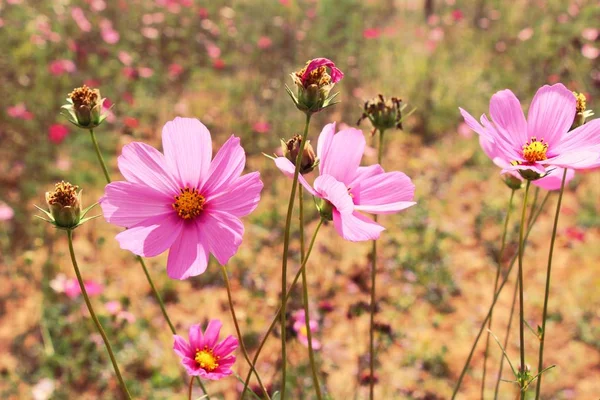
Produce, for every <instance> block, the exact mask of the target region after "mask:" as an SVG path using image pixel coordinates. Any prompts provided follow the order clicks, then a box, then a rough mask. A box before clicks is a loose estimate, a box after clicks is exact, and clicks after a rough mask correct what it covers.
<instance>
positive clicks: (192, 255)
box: [167, 217, 209, 280]
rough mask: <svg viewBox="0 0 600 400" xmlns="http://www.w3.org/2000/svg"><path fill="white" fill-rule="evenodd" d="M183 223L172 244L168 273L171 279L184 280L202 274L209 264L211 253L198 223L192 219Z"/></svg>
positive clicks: (168, 259)
mask: <svg viewBox="0 0 600 400" xmlns="http://www.w3.org/2000/svg"><path fill="white" fill-rule="evenodd" d="M177 218H179V217H177ZM182 225H183V229H182V230H181V233H180V235H179V237H178V238H177V240H175V242H174V243H173V245H172V246H171V250H169V257H168V258H167V275H168V276H169V278H171V279H179V280H184V279H187V278H189V277H191V276H196V275H200V274H201V273H203V272H204V271H206V267H207V266H208V257H209V253H208V249H207V248H206V244H205V242H204V241H203V240H202V239H204V238H203V235H202V236H201V234H200V232H199V230H198V226H197V225H198V224H197V223H196V222H193V221H192V222H186V223H183V224H182Z"/></svg>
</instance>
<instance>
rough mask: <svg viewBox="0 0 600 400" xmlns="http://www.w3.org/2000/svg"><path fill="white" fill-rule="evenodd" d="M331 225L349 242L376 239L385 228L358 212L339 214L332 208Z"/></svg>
mask: <svg viewBox="0 0 600 400" xmlns="http://www.w3.org/2000/svg"><path fill="white" fill-rule="evenodd" d="M333 225H334V226H335V229H336V230H337V231H338V233H339V234H340V236H341V237H343V238H344V239H346V240H349V241H351V242H362V241H366V240H377V239H379V235H380V234H381V232H383V231H384V230H385V228H384V227H383V226H381V225H379V224H378V223H376V222H374V221H372V220H371V219H369V218H367V217H365V216H363V215H361V214H360V213H358V212H354V213H352V214H340V213H339V212H338V211H337V210H335V209H334V210H333Z"/></svg>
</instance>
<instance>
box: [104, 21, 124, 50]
mask: <svg viewBox="0 0 600 400" xmlns="http://www.w3.org/2000/svg"><path fill="white" fill-rule="evenodd" d="M100 35H101V36H102V40H104V41H105V42H106V43H108V44H115V43H117V42H118V41H119V39H120V35H119V32H117V31H115V30H114V29H113V25H112V22H111V21H110V20H108V19H103V20H101V21H100Z"/></svg>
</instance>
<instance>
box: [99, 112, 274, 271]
mask: <svg viewBox="0 0 600 400" xmlns="http://www.w3.org/2000/svg"><path fill="white" fill-rule="evenodd" d="M162 143H163V151H164V154H163V153H160V152H159V151H158V150H156V149H154V148H153V147H151V146H148V145H147V144H144V143H139V142H134V143H130V144H128V145H126V146H125V147H124V148H123V152H122V154H121V156H120V157H119V159H118V164H119V169H120V171H121V173H122V174H123V176H124V177H125V179H126V181H120V182H113V183H111V184H109V185H107V186H106V189H105V194H104V197H102V199H100V205H101V207H102V211H103V213H104V217H105V218H106V219H107V221H108V222H110V223H112V224H115V225H118V226H122V227H124V228H128V229H127V230H126V231H123V232H121V233H119V234H118V235H117V237H116V239H117V240H118V241H119V244H120V245H121V248H123V249H125V250H129V251H131V252H132V253H134V254H137V255H140V256H145V257H154V256H157V255H159V254H161V253H163V252H165V251H166V250H167V249H169V248H170V251H169V257H168V260H167V274H168V275H169V277H171V278H173V279H186V278H188V277H190V276H195V275H199V274H201V273H203V272H204V271H205V270H206V267H207V265H208V258H209V254H213V255H214V256H215V258H216V259H217V261H219V263H221V264H222V265H225V264H226V263H227V262H228V261H229V259H230V258H231V257H232V256H233V255H234V254H235V253H236V252H237V249H238V247H239V246H240V244H241V243H242V237H243V234H244V225H243V224H242V222H241V221H240V218H241V217H244V216H246V215H248V214H250V213H251V212H252V211H254V209H255V208H256V206H257V205H258V201H259V199H260V192H261V190H262V187H263V183H262V181H261V180H260V174H259V173H258V172H253V173H249V174H246V175H241V173H242V171H243V169H244V165H245V163H246V154H245V153H244V149H243V148H242V146H240V139H239V138H237V137H235V136H231V137H230V138H229V139H228V140H227V141H226V142H225V144H224V145H223V146H222V147H221V149H220V150H219V151H218V152H217V154H216V155H215V158H214V159H212V161H211V155H212V142H211V137H210V133H209V131H208V129H207V128H206V127H205V126H204V125H203V124H202V123H201V122H200V121H198V120H197V119H194V118H179V117H178V118H175V119H174V120H173V121H170V122H167V123H166V124H165V126H164V127H163V131H162ZM240 175H241V176H240Z"/></svg>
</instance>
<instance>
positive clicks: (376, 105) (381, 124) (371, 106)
mask: <svg viewBox="0 0 600 400" xmlns="http://www.w3.org/2000/svg"><path fill="white" fill-rule="evenodd" d="M401 104H402V100H400V99H399V98H397V97H392V98H391V99H389V100H388V99H386V98H385V97H383V95H381V94H380V95H379V96H378V97H376V98H374V99H371V100H368V101H367V102H365V105H364V107H363V114H362V115H361V117H360V118H359V120H358V122H357V123H356V124H357V125H360V123H361V122H362V121H363V120H365V119H368V120H369V121H370V122H371V124H372V125H373V133H375V131H376V130H379V131H385V130H387V129H392V128H398V129H402V112H401V111H402V109H401Z"/></svg>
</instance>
